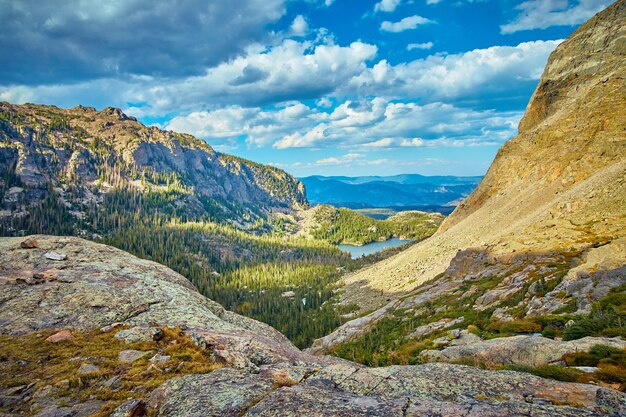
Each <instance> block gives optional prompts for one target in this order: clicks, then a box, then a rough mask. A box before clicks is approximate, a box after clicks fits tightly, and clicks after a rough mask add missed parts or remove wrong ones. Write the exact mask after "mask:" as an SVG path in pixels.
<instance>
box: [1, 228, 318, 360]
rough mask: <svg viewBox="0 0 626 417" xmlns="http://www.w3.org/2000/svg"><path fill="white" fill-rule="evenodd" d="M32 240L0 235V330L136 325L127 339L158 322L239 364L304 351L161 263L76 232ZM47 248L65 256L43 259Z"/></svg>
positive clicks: (289, 356) (286, 357)
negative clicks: (28, 244) (27, 245)
mask: <svg viewBox="0 0 626 417" xmlns="http://www.w3.org/2000/svg"><path fill="white" fill-rule="evenodd" d="M31 239H35V240H36V241H37V248H34V249H23V248H22V247H21V246H20V242H22V241H24V240H25V239H24V238H2V239H0V286H1V288H2V291H0V293H1V295H0V333H10V334H23V333H27V332H31V331H35V330H41V329H49V328H60V329H62V328H76V329H90V328H103V327H105V326H109V325H111V324H114V323H116V324H124V325H126V326H131V328H132V329H135V330H131V331H124V333H123V334H122V335H120V338H128V337H130V335H129V333H131V334H135V335H140V334H141V333H143V328H145V327H146V326H152V325H153V324H155V323H156V324H158V325H160V326H170V327H181V328H184V329H186V331H187V332H189V333H190V334H192V335H193V337H194V338H195V339H196V340H197V342H198V343H200V344H203V345H204V346H206V347H207V348H210V349H212V350H215V351H219V355H221V357H223V358H227V357H228V358H229V359H230V360H232V361H235V360H237V361H238V362H237V363H238V366H242V367H246V366H248V367H255V366H257V365H260V364H267V363H274V362H280V361H284V360H291V359H293V358H296V357H299V356H300V355H301V352H300V351H299V350H298V349H297V348H296V347H295V346H293V345H292V344H291V342H289V340H288V339H287V338H286V337H285V336H283V335H282V334H281V333H279V332H278V331H276V330H274V328H272V327H270V326H268V325H266V324H263V323H261V322H258V321H255V320H252V319H248V318H246V317H243V316H239V315H237V314H234V313H232V312H229V311H227V310H225V309H224V308H223V307H222V306H221V305H219V304H217V303H216V302H213V301H211V300H209V299H207V298H206V297H204V296H202V295H201V294H200V293H198V292H197V291H196V290H195V288H194V287H193V285H191V283H190V282H189V281H188V280H187V279H186V278H184V277H183V276H181V275H180V274H177V273H175V272H174V271H172V270H170V269H169V268H166V267H164V266H162V265H160V264H157V263H155V262H151V261H147V260H143V259H139V258H136V257H134V256H131V255H129V254H127V253H125V252H123V251H120V250H118V249H115V248H112V247H109V246H106V245H101V244H97V243H93V242H88V241H85V240H83V239H79V238H74V237H48V236H33V237H31ZM50 251H55V252H58V253H61V254H63V255H65V259H64V260H60V261H56V260H51V259H48V258H46V257H45V254H46V253H48V252H50ZM34 277H42V278H40V279H37V278H34ZM138 340H140V339H138ZM131 341H134V340H132V339H131ZM311 360H312V361H313V362H316V360H315V359H311Z"/></svg>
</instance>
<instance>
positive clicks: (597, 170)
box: [317, 1, 626, 348]
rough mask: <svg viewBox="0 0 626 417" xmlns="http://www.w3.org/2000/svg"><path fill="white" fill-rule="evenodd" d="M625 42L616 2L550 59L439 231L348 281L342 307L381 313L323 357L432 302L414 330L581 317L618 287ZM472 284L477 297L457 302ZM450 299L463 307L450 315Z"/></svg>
mask: <svg viewBox="0 0 626 417" xmlns="http://www.w3.org/2000/svg"><path fill="white" fill-rule="evenodd" d="M625 38H626V2H624V1H618V2H616V3H615V4H613V5H612V6H610V7H609V8H608V9H606V10H605V11H603V12H601V13H600V14H598V15H597V16H595V17H594V18H592V19H591V20H590V21H588V22H586V23H585V24H583V25H582V26H581V27H580V28H579V29H577V30H576V31H575V32H574V33H573V34H572V35H571V36H570V37H569V38H568V39H567V40H566V41H565V42H563V43H562V44H561V45H560V46H559V47H558V48H557V49H556V50H555V51H554V52H553V54H552V55H551V56H550V59H549V61H548V64H547V66H546V70H545V71H544V74H543V75H542V77H541V80H540V82H539V86H538V87H537V90H536V91H535V93H534V94H533V96H532V99H531V101H530V103H529V105H528V107H527V111H526V114H525V116H524V118H523V120H522V121H521V123H520V126H519V135H518V136H517V137H515V138H514V139H512V140H511V141H509V142H508V143H507V144H506V145H505V146H504V147H503V148H502V149H501V150H500V152H498V155H497V156H496V159H495V161H494V163H493V165H492V166H491V168H490V169H489V172H488V173H487V175H486V176H485V178H484V179H483V181H482V182H481V184H480V185H479V186H478V188H477V189H476V190H475V191H474V192H473V193H472V194H471V195H470V196H469V197H468V198H467V200H466V201H465V202H463V203H462V204H461V205H460V206H459V207H458V208H457V209H456V210H455V211H454V213H453V214H452V215H451V216H450V217H449V218H448V219H446V220H445V221H444V223H443V225H442V227H441V228H440V230H439V231H438V232H437V233H436V234H435V235H434V236H433V237H431V238H429V239H428V240H426V241H424V242H421V243H419V244H417V245H415V246H413V247H411V248H409V249H408V250H406V251H404V252H402V253H400V254H398V255H396V256H393V257H391V258H389V259H387V260H385V261H382V262H380V263H378V264H375V265H373V266H371V267H369V268H365V269H364V270H361V271H359V272H357V273H355V274H352V275H350V276H348V277H346V278H344V281H345V283H346V292H345V294H344V296H343V301H344V302H345V303H353V302H356V303H358V304H359V305H360V306H362V309H363V311H366V310H369V309H371V307H372V306H374V305H377V306H379V307H380V306H383V305H385V304H386V306H385V307H383V308H382V309H381V310H378V311H375V312H374V313H372V314H370V315H368V316H365V317H364V318H361V319H358V320H356V321H354V322H348V323H346V324H345V325H344V326H342V327H341V328H340V329H338V331H337V332H334V333H333V334H331V335H329V336H327V337H326V338H324V339H323V340H321V341H318V342H317V345H318V347H319V348H329V347H332V346H336V345H337V344H338V343H342V342H345V341H347V340H351V339H353V338H355V337H359V336H360V335H362V334H364V333H366V332H367V331H368V329H369V328H371V326H372V325H373V324H374V323H376V322H379V321H380V320H382V319H383V318H385V317H388V312H389V311H391V310H392V309H398V308H405V309H406V308H412V309H415V311H416V312H417V311H420V307H424V306H425V304H424V303H427V302H430V303H431V304H429V308H433V309H434V308H439V307H435V306H433V305H432V304H433V301H434V300H435V299H436V300H439V301H438V302H437V303H439V302H441V303H442V308H443V310H439V311H438V312H437V313H436V314H435V312H434V311H430V313H429V312H428V311H427V312H426V313H425V314H426V315H425V316H424V317H423V318H419V320H418V323H421V324H426V323H428V321H429V320H436V319H446V320H447V319H450V320H452V319H454V318H458V317H460V316H463V315H465V316H463V317H466V316H467V315H468V314H470V315H472V317H473V319H471V320H469V319H467V318H464V321H461V322H460V323H459V324H457V327H459V326H462V325H463V324H464V325H465V326H467V325H468V324H471V323H473V321H472V320H477V319H478V318H477V316H476V314H475V312H476V311H479V312H480V315H479V318H481V319H484V321H483V323H484V324H487V323H489V321H488V320H494V321H495V320H498V317H503V318H504V319H513V318H515V317H518V318H523V317H525V316H527V315H536V314H545V313H554V312H559V311H561V309H565V308H567V311H569V312H576V311H578V312H579V313H588V312H590V311H591V309H592V304H593V303H594V302H596V301H598V300H599V299H600V298H602V297H604V296H606V295H607V294H608V292H609V290H610V289H611V288H617V287H619V286H620V285H622V284H624V283H626V272H625V271H624V265H625V264H626V250H624V243H623V242H624V239H625V238H626V235H625V233H624V230H626V207H625V206H624V204H623V202H624V201H626V158H624V155H626V130H625V128H624V127H625V126H626V94H624V91H626V87H625V81H624V80H625V79H626V66H624V62H625V59H626V46H625V45H626V43H625V42H624V39H625ZM520 271H524V272H523V273H522V272H520ZM518 273H519V275H514V274H518ZM431 280H433V283H432V284H429V285H428V286H425V287H423V288H422V289H418V290H417V291H416V292H414V293H412V291H413V290H415V289H416V288H417V287H419V286H420V285H421V284H424V283H425V282H427V281H431ZM481 280H482V281H481ZM535 281H540V282H550V283H551V284H550V285H549V286H548V291H546V292H544V293H539V294H537V293H532V292H526V291H528V290H529V286H530V285H531V284H532V283H534V282H535ZM474 282H476V285H475V286H474V289H473V290H472V291H473V292H465V290H461V289H462V288H464V286H465V285H462V284H463V283H465V284H467V285H466V286H468V288H469V287H472V284H473V283H474ZM488 290H493V291H494V292H492V293H489V296H486V297H487V299H485V298H482V299H481V298H480V296H482V295H485V294H487V293H486V291H488ZM451 294H455V296H453V297H452V298H450V297H451ZM399 297H402V300H400V301H395V299H397V298H399ZM446 297H447V299H448V303H449V304H450V303H452V300H455V302H456V301H459V297H461V299H462V301H459V303H460V305H458V306H456V304H455V306H456V307H455V308H454V309H450V310H448V311H447V312H446V309H445V308H444V307H445V305H446V303H445V302H444V301H445V299H446ZM480 302H483V304H484V308H482V307H479V306H477V305H476V304H475V303H480ZM437 303H435V305H436V304H437ZM463 303H465V304H463ZM498 309H500V310H498ZM496 310H498V311H496ZM422 313H423V311H422ZM407 314H408V313H407ZM416 314H417V313H416ZM455 315H456V317H455ZM511 315H513V317H511ZM468 320H469V321H468Z"/></svg>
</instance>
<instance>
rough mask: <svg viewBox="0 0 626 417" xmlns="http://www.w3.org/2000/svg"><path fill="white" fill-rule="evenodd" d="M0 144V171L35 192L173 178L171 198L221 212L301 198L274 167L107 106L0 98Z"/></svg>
mask: <svg viewBox="0 0 626 417" xmlns="http://www.w3.org/2000/svg"><path fill="white" fill-rule="evenodd" d="M0 144H1V145H0V171H1V172H3V174H4V175H5V176H11V177H13V178H17V179H19V182H20V184H22V185H24V186H26V187H27V188H32V189H38V190H40V191H39V192H38V193H39V194H42V193H44V194H45V193H46V192H47V190H46V189H47V188H49V187H50V188H53V189H54V188H58V187H59V186H60V185H62V184H61V182H64V183H65V185H64V187H66V188H67V187H68V186H72V187H73V188H75V189H77V191H78V192H79V193H81V194H83V195H89V194H91V195H93V194H96V195H97V194H102V193H106V191H107V190H108V189H111V188H113V187H116V186H119V185H122V184H123V185H124V186H127V187H129V188H132V189H134V190H137V191H139V192H144V191H146V189H148V190H149V189H153V190H160V189H163V188H166V187H169V186H171V185H172V184H173V185H174V186H175V187H177V190H178V191H180V194H181V196H179V198H176V202H175V203H176V204H177V205H179V206H184V207H185V208H188V210H189V213H193V214H195V215H201V216H207V217H208V216H210V215H213V216H218V217H219V216H223V217H228V218H238V217H242V214H244V213H245V214H246V215H249V216H251V217H253V218H255V217H259V216H264V215H266V214H267V213H269V212H271V211H272V210H273V209H279V210H281V209H282V210H285V209H287V210H291V209H298V208H300V207H306V206H307V204H308V202H307V200H306V195H305V190H304V186H303V185H302V184H301V183H300V182H299V181H298V180H297V179H295V178H294V177H292V176H291V175H289V174H287V173H286V172H284V171H282V170H280V169H278V168H275V167H271V166H264V165H261V164H257V163H253V162H251V161H247V160H244V159H242V158H238V157H235V156H231V155H227V154H222V153H219V152H215V150H214V149H213V148H212V147H211V146H210V145H209V144H207V143H206V142H204V141H201V140H199V139H196V138H194V137H193V136H191V135H187V134H180V133H175V132H171V131H164V130H161V129H158V128H156V127H149V126H144V125H143V124H141V123H139V122H138V121H137V119H135V118H134V117H130V116H127V115H125V114H124V113H123V112H122V111H121V110H120V109H116V108H112V107H107V108H104V109H103V110H101V111H97V110H96V109H95V108H92V107H84V106H77V107H74V108H72V109H60V108H58V107H54V106H44V105H34V104H25V105H12V104H9V103H6V102H3V103H0ZM87 189H88V191H87ZM14 191H15V190H14ZM14 194H15V193H14ZM35 194H37V193H35ZM18 197H19V196H16V195H14V196H13V197H12V199H13V200H16V199H17V198H18ZM61 198H63V196H62V195H61ZM207 199H208V200H210V201H207ZM26 200H28V198H26ZM66 203H67V201H66Z"/></svg>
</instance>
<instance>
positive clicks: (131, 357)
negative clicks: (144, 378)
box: [117, 349, 153, 363]
mask: <svg viewBox="0 0 626 417" xmlns="http://www.w3.org/2000/svg"><path fill="white" fill-rule="evenodd" d="M151 353H153V352H152V351H147V352H143V351H141V350H133V349H128V350H123V351H121V352H120V353H119V355H118V356H117V360H118V361H120V362H122V363H133V362H135V361H137V360H139V359H141V358H143V357H144V356H148V355H150V354H151Z"/></svg>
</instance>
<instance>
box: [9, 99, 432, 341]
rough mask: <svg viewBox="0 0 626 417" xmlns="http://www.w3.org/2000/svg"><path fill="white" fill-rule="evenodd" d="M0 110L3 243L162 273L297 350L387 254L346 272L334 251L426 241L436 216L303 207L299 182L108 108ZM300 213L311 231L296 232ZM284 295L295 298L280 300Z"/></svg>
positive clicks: (347, 262)
mask: <svg viewBox="0 0 626 417" xmlns="http://www.w3.org/2000/svg"><path fill="white" fill-rule="evenodd" d="M0 110H1V111H0V156H1V159H0V171H2V172H3V173H4V174H3V177H2V180H1V182H0V201H1V202H2V206H1V210H0V214H1V217H0V234H1V235H3V236H15V235H27V234H33V233H45V234H55V235H70V236H71V235H76V236H82V237H87V238H90V239H92V240H95V241H97V242H102V243H106V244H109V245H113V246H115V247H117V248H120V249H123V250H125V251H128V252H130V253H132V254H134V255H137V256H140V257H142V258H144V259H150V260H153V261H156V262H159V263H161V264H164V265H167V266H169V267H170V268H172V269H174V270H175V271H177V272H179V273H181V274H183V275H184V276H185V277H187V278H188V279H189V280H190V281H191V282H192V283H193V284H194V285H195V286H196V287H197V288H198V289H199V291H200V292H201V293H202V294H204V295H206V296H207V297H209V298H211V299H213V300H215V301H217V302H219V303H221V304H222V305H223V306H224V307H226V308H228V309H230V310H232V311H236V312H238V313H240V314H243V315H246V316H249V317H252V318H255V319H257V320H261V321H264V322H266V323H268V324H270V325H272V326H274V327H275V328H277V329H279V330H280V331H281V332H283V333H284V334H285V335H287V336H288V337H289V338H290V339H291V340H292V341H293V342H294V343H295V344H296V345H297V346H299V347H301V348H304V347H307V346H309V345H310V344H311V343H312V341H313V340H314V339H316V338H319V337H322V336H324V335H326V334H328V333H329V332H331V331H332V330H334V329H335V328H337V327H338V326H339V325H341V324H342V323H343V322H345V321H346V319H345V318H343V316H344V315H345V314H347V313H350V312H351V311H352V310H353V307H352V306H340V307H336V308H335V306H334V303H335V301H336V300H337V297H338V292H337V291H338V290H339V288H338V286H337V282H338V280H339V278H341V275H342V272H343V271H347V270H353V269H356V268H358V267H360V266H362V265H364V264H366V263H368V262H369V263H371V262H373V261H374V259H380V258H381V256H382V257H384V256H386V255H385V254H384V253H383V254H377V255H376V256H375V257H374V258H370V259H369V260H368V259H361V260H359V261H358V262H355V261H352V260H351V259H350V256H349V254H347V253H345V252H341V251H340V250H339V249H338V247H337V246H336V245H337V244H339V243H342V242H346V243H347V242H356V243H359V244H363V243H369V242H372V241H378V240H386V239H388V238H391V237H392V236H395V235H398V236H401V237H405V238H409V239H411V240H415V239H423V238H425V237H426V236H429V235H431V234H432V233H434V232H435V230H436V229H437V227H438V225H439V224H440V223H441V220H442V219H443V217H442V216H440V215H436V214H426V213H419V212H406V213H401V214H397V215H395V216H393V217H392V218H390V219H388V220H385V221H377V220H374V219H371V218H369V217H366V216H363V215H360V214H358V213H356V212H353V211H351V210H347V209H340V210H337V209H334V208H332V207H329V206H316V207H314V208H311V209H307V204H308V203H307V200H306V196H305V194H304V191H303V188H302V186H301V184H300V183H298V182H297V180H295V179H294V178H293V177H291V176H289V175H288V174H286V173H285V172H283V171H280V170H278V169H275V168H272V167H266V166H262V165H260V164H255V163H253V162H250V161H245V160H241V159H238V158H235V157H231V156H229V155H226V154H220V153H216V152H214V151H213V150H212V149H211V148H210V147H209V146H208V145H206V144H205V143H204V142H202V141H200V140H198V139H195V138H193V137H190V136H185V135H178V134H175V133H171V132H164V131H160V130H157V129H155V128H151V127H146V126H143V125H141V124H140V123H138V122H137V121H136V120H134V119H132V118H129V117H128V116H126V115H124V114H123V113H121V111H119V110H117V109H104V110H103V111H100V112H97V111H96V110H95V109H87V108H75V109H59V108H54V107H50V106H35V105H26V106H14V105H10V104H8V103H4V104H2V105H1V106H0ZM180 155H184V157H185V158H186V162H185V163H182V164H181V163H180V162H179V161H178V158H179V157H180ZM191 165H195V166H196V167H197V169H194V170H191V169H190V166H191ZM226 190H229V192H230V194H229V195H231V194H234V196H235V197H234V198H231V197H229V198H226V197H225V196H226V194H225V193H226ZM311 215H312V216H313V218H312V219H311V220H312V221H313V223H314V224H315V225H319V226H321V228H317V226H316V228H315V229H312V230H309V229H306V227H308V226H306V227H305V226H301V225H300V224H299V222H300V223H303V220H302V219H300V218H307V217H310V216H311ZM337 216H339V217H337ZM299 229H303V230H299ZM304 229H306V230H304ZM287 291H290V292H292V293H293V294H294V295H293V296H291V297H283V296H282V294H283V293H285V292H287ZM303 299H304V300H306V301H305V303H303V302H302V300H303Z"/></svg>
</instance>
